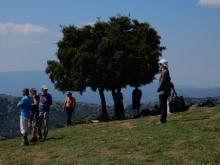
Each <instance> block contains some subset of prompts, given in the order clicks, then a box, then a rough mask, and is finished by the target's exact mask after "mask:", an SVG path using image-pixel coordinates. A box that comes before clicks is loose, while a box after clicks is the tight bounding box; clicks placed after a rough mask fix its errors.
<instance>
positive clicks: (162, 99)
mask: <svg viewBox="0 0 220 165" xmlns="http://www.w3.org/2000/svg"><path fill="white" fill-rule="evenodd" d="M167 98H168V96H167V95H166V94H162V95H159V100H160V110H161V116H160V122H162V123H166V122H167Z"/></svg>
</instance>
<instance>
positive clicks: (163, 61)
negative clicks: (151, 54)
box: [158, 59, 168, 68]
mask: <svg viewBox="0 0 220 165" xmlns="http://www.w3.org/2000/svg"><path fill="white" fill-rule="evenodd" d="M158 64H162V65H163V66H165V67H167V68H168V61H167V60H165V59H162V60H160V61H159V62H158Z"/></svg>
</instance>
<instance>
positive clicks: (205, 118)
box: [170, 117, 209, 122]
mask: <svg viewBox="0 0 220 165" xmlns="http://www.w3.org/2000/svg"><path fill="white" fill-rule="evenodd" d="M208 119H209V118H207V117H204V118H195V119H182V120H181V119H179V120H177V119H176V120H170V121H171V122H176V121H197V120H208Z"/></svg>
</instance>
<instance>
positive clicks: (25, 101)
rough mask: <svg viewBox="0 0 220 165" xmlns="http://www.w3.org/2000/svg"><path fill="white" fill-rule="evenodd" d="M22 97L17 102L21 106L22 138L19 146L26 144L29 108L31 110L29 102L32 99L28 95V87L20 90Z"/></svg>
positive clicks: (30, 102) (27, 143)
mask: <svg viewBox="0 0 220 165" xmlns="http://www.w3.org/2000/svg"><path fill="white" fill-rule="evenodd" d="M22 94H23V96H24V97H23V98H22V99H21V101H20V102H19V103H18V104H17V107H20V108H21V113H20V129H21V133H22V135H23V140H22V143H21V145H20V146H28V145H29V142H28V138H27V135H28V120H29V118H30V110H31V104H32V99H31V97H30V96H29V89H28V88H24V89H23V90H22Z"/></svg>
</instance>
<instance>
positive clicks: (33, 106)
mask: <svg viewBox="0 0 220 165" xmlns="http://www.w3.org/2000/svg"><path fill="white" fill-rule="evenodd" d="M34 98H35V100H36V101H37V103H38V102H39V96H34ZM32 103H34V99H32ZM37 112H38V105H32V106H31V113H37Z"/></svg>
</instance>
